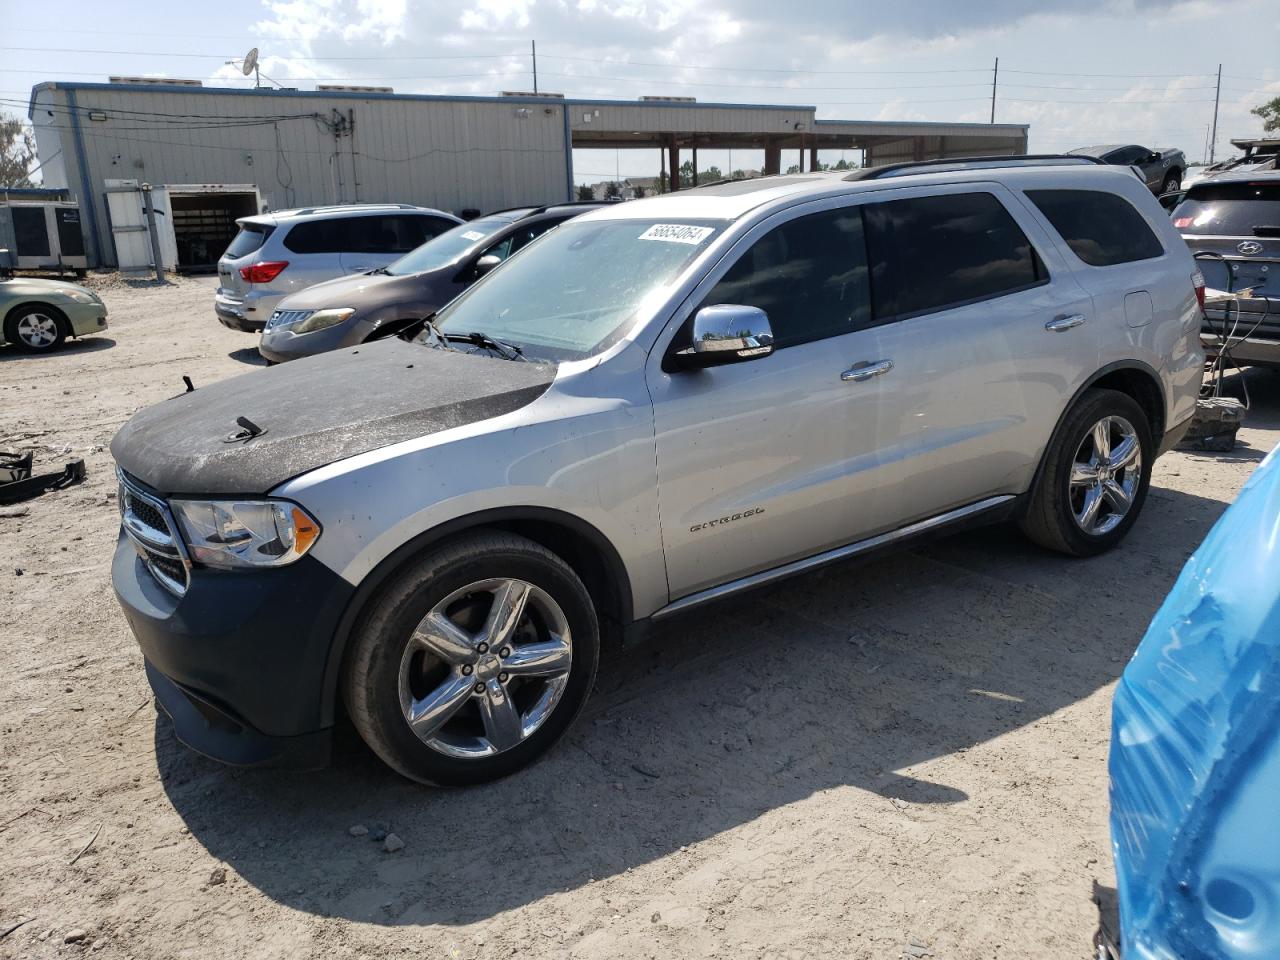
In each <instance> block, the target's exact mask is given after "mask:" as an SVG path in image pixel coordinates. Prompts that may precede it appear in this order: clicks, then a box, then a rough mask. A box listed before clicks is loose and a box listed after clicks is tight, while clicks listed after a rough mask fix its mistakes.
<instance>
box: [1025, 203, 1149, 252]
mask: <svg viewBox="0 0 1280 960" xmlns="http://www.w3.org/2000/svg"><path fill="white" fill-rule="evenodd" d="M1027 198H1028V199H1029V200H1030V201H1031V202H1032V203H1034V204H1035V205H1036V206H1037V207H1039V208H1040V212H1041V213H1043V214H1044V215H1045V218H1046V219H1047V220H1048V221H1049V222H1050V223H1051V224H1053V229H1055V230H1057V231H1058V234H1059V235H1060V236H1061V237H1062V239H1063V240H1065V241H1066V242H1067V246H1068V247H1070V248H1071V252H1072V253H1074V254H1075V255H1076V256H1077V257H1079V258H1080V259H1081V260H1083V261H1084V262H1085V263H1087V264H1089V266H1091V267H1110V266H1113V265H1115V264H1117V263H1132V262H1133V261H1135V260H1150V259H1151V258H1152V257H1158V256H1161V255H1162V254H1163V253H1164V247H1162V246H1160V241H1159V240H1158V239H1157V238H1156V235H1155V234H1154V233H1152V232H1151V227H1149V226H1148V225H1147V221H1146V220H1144V219H1143V218H1142V214H1140V213H1139V212H1138V211H1137V210H1136V209H1135V208H1134V206H1133V204H1131V203H1130V202H1129V201H1128V200H1126V199H1124V197H1118V196H1116V195H1115V194H1114V193H1104V192H1102V191H1101V190H1028V191H1027Z"/></svg>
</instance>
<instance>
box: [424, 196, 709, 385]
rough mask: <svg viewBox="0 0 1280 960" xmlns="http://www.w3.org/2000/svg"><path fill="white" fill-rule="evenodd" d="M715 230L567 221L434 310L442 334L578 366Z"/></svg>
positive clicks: (705, 224) (701, 225)
mask: <svg viewBox="0 0 1280 960" xmlns="http://www.w3.org/2000/svg"><path fill="white" fill-rule="evenodd" d="M722 227H723V223H718V222H714V221H700V222H697V223H693V222H688V221H685V222H679V223H673V222H669V221H664V222H658V221H654V220H596V221H587V222H582V221H570V222H569V223H566V224H564V225H563V226H560V227H558V228H556V229H555V230H552V231H551V232H550V233H547V234H544V235H543V236H542V237H540V238H539V239H537V240H535V241H534V242H533V243H531V244H530V245H529V246H528V247H526V248H525V249H524V250H522V251H520V252H519V253H518V254H516V255H515V256H513V257H512V258H511V259H510V260H508V261H507V262H506V263H504V264H503V265H502V266H501V267H499V268H498V269H496V270H494V271H493V273H491V274H490V275H489V276H487V277H485V279H484V280H482V281H481V282H479V283H477V284H476V285H475V286H473V287H472V288H471V289H470V290H468V291H467V292H466V293H464V294H462V295H461V296H460V297H458V298H457V299H456V300H454V301H453V302H452V303H450V304H449V305H448V306H447V307H445V308H444V309H443V310H441V311H440V314H439V316H438V317H437V318H436V325H437V327H438V328H439V329H440V331H441V332H442V333H445V334H469V333H484V334H487V335H488V336H490V337H494V338H496V339H499V340H505V341H507V342H508V343H512V344H515V345H516V346H518V347H519V348H520V349H521V350H522V351H523V352H524V354H525V355H526V356H527V357H528V358H529V359H536V360H554V361H562V360H580V359H582V358H584V357H588V356H591V355H592V354H593V353H596V352H598V351H600V350H603V349H604V348H606V347H608V346H610V345H611V344H613V343H616V342H617V341H618V339H620V338H621V337H622V335H623V334H624V333H625V332H626V330H627V328H628V326H629V325H630V323H631V321H632V320H633V318H634V317H635V316H636V315H637V314H638V312H639V310H640V309H641V307H642V306H643V304H644V301H645V299H646V298H648V297H650V296H660V295H661V294H662V291H663V288H664V287H665V286H666V285H667V284H668V283H670V282H671V281H672V280H673V279H674V278H675V277H676V276H677V275H678V274H679V273H680V271H681V270H683V269H684V268H685V267H686V266H687V265H688V264H689V263H690V261H692V260H693V258H694V257H696V256H697V255H698V254H699V253H701V252H702V251H703V250H705V249H706V248H707V245H708V244H709V243H710V242H711V239H712V238H713V237H714V236H715V235H716V234H717V233H719V231H720V230H721V228H722Z"/></svg>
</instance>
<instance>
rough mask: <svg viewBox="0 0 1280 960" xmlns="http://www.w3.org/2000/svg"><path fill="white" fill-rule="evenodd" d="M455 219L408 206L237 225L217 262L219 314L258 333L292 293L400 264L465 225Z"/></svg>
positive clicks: (325, 211)
mask: <svg viewBox="0 0 1280 960" xmlns="http://www.w3.org/2000/svg"><path fill="white" fill-rule="evenodd" d="M461 222H462V221H461V220H459V219H458V218H457V217H455V216H454V215H453V214H451V213H445V212H444V211H442V210H432V209H430V208H428V207H415V206H413V205H411V204H407V203H382V204H377V203H369V204H345V205H341V206H333V207H307V208H305V209H299V210H278V211H276V212H275V213H264V214H261V215H259V216H254V217H244V218H243V219H240V220H237V221H236V225H237V226H238V227H239V228H240V232H239V233H237V234H236V235H235V237H234V238H233V239H232V241H231V244H230V245H229V246H228V247H227V250H226V252H225V253H224V254H223V255H222V257H221V259H219V260H218V290H217V292H216V293H215V294H214V298H213V310H214V313H216V314H217V316H218V319H219V320H221V321H222V324H223V326H227V327H230V328H231V329H233V330H242V331H244V332H246V333H257V332H259V331H260V330H262V328H263V327H264V326H266V323H267V319H268V318H269V317H270V316H271V314H272V313H273V312H274V311H275V309H276V305H277V304H279V302H280V301H281V300H282V299H283V298H285V297H287V296H288V295H289V294H291V293H296V292H298V291H299V290H304V289H306V288H307V287H309V286H311V285H312V284H315V283H320V282H321V281H324V280H332V279H334V278H335V277H342V276H346V275H349V274H357V273H367V272H368V271H370V270H375V269H377V268H378V267H385V266H386V265H387V264H389V263H392V262H393V261H395V260H398V259H399V258H400V257H402V256H404V255H405V254H406V253H408V252H409V251H410V250H413V249H414V248H415V247H420V246H422V244H424V243H426V242H427V241H428V240H430V239H431V238H432V237H436V236H439V235H440V234H442V233H444V232H445V231H446V230H452V229H453V228H454V227H455V226H457V225H458V224H460V223H461Z"/></svg>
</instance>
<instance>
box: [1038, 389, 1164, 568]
mask: <svg viewBox="0 0 1280 960" xmlns="http://www.w3.org/2000/svg"><path fill="white" fill-rule="evenodd" d="M1103 424H1105V425H1106V433H1107V447H1108V452H1109V455H1108V456H1107V457H1099V456H1098V441H1097V440H1096V439H1095V438H1096V437H1097V434H1096V433H1095V427H1097V428H1098V429H1099V430H1100V429H1101V427H1102V425H1103ZM1129 440H1132V441H1133V444H1128V442H1127V441H1129ZM1134 451H1136V458H1135V457H1133V456H1132V454H1133V452H1134ZM1126 458H1128V463H1127V465H1124V466H1120V465H1119V464H1120V463H1121V461H1123V460H1125V459H1126ZM1154 460H1155V447H1154V444H1153V442H1152V439H1151V426H1150V424H1149V423H1148V421H1147V416H1146V414H1145V413H1144V412H1143V410H1142V408H1141V407H1140V406H1138V404H1137V403H1136V402H1135V401H1134V400H1133V399H1132V398H1131V397H1129V396H1127V395H1125V394H1123V393H1120V392H1118V391H1116V390H1103V389H1094V390H1089V391H1087V392H1086V393H1085V394H1084V396H1082V397H1081V398H1080V399H1079V400H1078V401H1077V402H1076V405H1075V406H1074V407H1072V408H1071V410H1070V411H1069V412H1068V413H1067V415H1066V417H1065V418H1064V419H1063V422H1062V425H1061V427H1060V428H1059V429H1058V432H1057V434H1056V436H1055V437H1054V439H1053V440H1052V442H1051V443H1050V446H1049V449H1048V450H1047V451H1045V458H1044V462H1043V463H1042V464H1041V469H1040V475H1039V478H1038V479H1037V481H1036V485H1035V487H1034V488H1033V489H1032V491H1031V497H1030V501H1029V503H1028V505H1027V510H1026V512H1025V513H1024V514H1023V516H1022V517H1021V519H1020V521H1019V525H1020V526H1021V527H1022V532H1023V533H1025V534H1026V535H1027V536H1028V537H1029V538H1031V540H1033V541H1035V542H1036V543H1038V544H1040V545H1041V546H1043V547H1047V548H1048V549H1050V550H1056V551H1058V552H1059V553H1065V554H1069V555H1070V556H1074V557H1091V556H1095V555H1097V554H1099V553H1103V552H1105V551H1107V550H1110V549H1111V548H1112V547H1114V546H1115V545H1116V544H1118V543H1119V542H1120V541H1121V540H1123V539H1124V537H1125V534H1127V533H1128V532H1129V529H1130V528H1131V527H1132V526H1133V524H1134V522H1135V521H1136V520H1137V518H1138V514H1139V513H1141V512H1142V505H1143V503H1144V502H1145V501H1146V497H1147V487H1148V486H1149V484H1150V482H1151V465H1152V463H1153V462H1154ZM1104 461H1105V462H1104ZM1091 474H1092V478H1091V476H1090V475H1091ZM1122 494H1123V495H1124V496H1121V495H1122ZM1125 497H1127V499H1128V506H1127V508H1124V509H1123V510H1121V505H1122V503H1123V501H1124V498H1125ZM1091 504H1096V505H1095V506H1093V507H1092V508H1091V507H1090V505H1091ZM1090 509H1092V510H1093V511H1094V512H1093V513H1092V514H1090V513H1089V510H1090Z"/></svg>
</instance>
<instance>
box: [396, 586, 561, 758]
mask: <svg viewBox="0 0 1280 960" xmlns="http://www.w3.org/2000/svg"><path fill="white" fill-rule="evenodd" d="M572 665H573V640H572V637H571V636H570V632H569V622H568V619H567V618H566V617H565V614H564V611H563V610H561V609H560V605H559V604H557V603H556V602H555V601H554V600H553V599H551V597H550V595H549V594H547V593H546V592H545V591H543V590H541V589H539V588H538V587H536V586H534V585H533V584H531V583H526V582H525V581H523V580H507V579H493V580H481V581H479V582H477V583H472V584H468V585H467V586H465V587H462V588H461V589H459V590H455V591H454V592H453V593H451V594H449V595H448V596H447V597H445V598H444V599H443V600H441V601H440V602H439V603H437V604H436V605H435V606H434V607H433V608H432V609H431V612H430V613H428V614H427V615H426V616H425V617H423V618H422V620H421V622H420V623H419V624H418V626H417V627H416V628H415V629H414V631H413V634H412V635H411V636H410V638H409V642H408V644H407V646H406V647H405V651H404V655H403V656H402V657H401V660H400V708H401V711H402V712H403V714H404V718H405V721H406V722H407V723H408V724H409V726H410V728H411V729H412V730H413V732H414V733H415V734H417V736H418V738H419V739H420V740H422V742H423V743H425V744H426V745H427V746H428V747H430V748H431V749H433V750H435V751H437V752H439V753H443V754H445V755H447V756H450V757H459V758H462V759H468V760H469V759H477V758H480V757H491V756H493V755H494V754H497V753H501V752H503V751H504V750H510V749H511V748H512V747H515V746H518V745H519V744H520V743H522V742H523V741H524V740H525V739H526V738H528V737H529V736H530V735H531V734H533V732H534V731H535V730H537V729H538V728H539V727H541V726H542V724H543V723H545V722H546V720H547V718H548V717H550V716H551V713H552V711H553V710H555V708H556V704H558V703H559V702H560V698H561V696H562V695H563V694H564V689H565V686H566V685H567V684H568V682H569V669H570V667H571V666H572Z"/></svg>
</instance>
